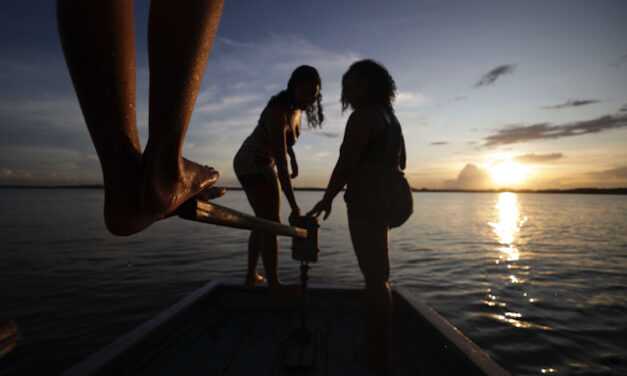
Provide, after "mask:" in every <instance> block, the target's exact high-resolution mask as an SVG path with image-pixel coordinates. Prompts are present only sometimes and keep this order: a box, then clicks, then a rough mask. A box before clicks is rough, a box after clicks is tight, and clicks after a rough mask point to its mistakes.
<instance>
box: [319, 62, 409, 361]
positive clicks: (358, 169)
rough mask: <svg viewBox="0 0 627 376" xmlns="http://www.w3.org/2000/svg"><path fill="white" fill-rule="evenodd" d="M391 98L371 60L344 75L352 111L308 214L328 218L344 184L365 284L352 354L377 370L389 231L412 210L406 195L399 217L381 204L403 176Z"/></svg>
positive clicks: (383, 343)
mask: <svg viewBox="0 0 627 376" xmlns="http://www.w3.org/2000/svg"><path fill="white" fill-rule="evenodd" d="M395 96H396V84H395V83H394V80H393V79H392V77H391V76H390V74H389V73H388V71H387V70H386V69H385V68H384V67H383V66H381V65H380V64H378V63H376V62H374V61H372V60H362V61H358V62H356V63H354V64H353V65H351V66H350V68H349V69H348V71H347V72H346V73H345V74H344V76H343V77H342V99H341V101H342V110H346V109H347V108H348V107H351V108H352V109H353V112H352V113H351V115H350V118H349V119H348V123H347V124H346V130H345V133H344V140H343V142H342V147H341V149H340V157H339V159H338V161H337V164H336V165H335V168H334V170H333V173H332V175H331V179H330V181H329V185H328V186H327V189H326V191H325V194H324V197H323V199H322V200H321V201H320V202H318V203H317V204H316V205H315V206H314V208H313V209H312V210H311V211H310V212H309V213H308V215H311V214H313V215H316V216H318V215H320V214H321V213H322V212H325V216H324V219H326V218H327V217H328V216H329V214H330V213H331V204H332V202H333V198H334V197H335V196H336V195H337V194H338V193H339V192H340V191H341V190H342V188H343V187H344V185H347V184H348V186H347V189H346V193H345V195H344V199H345V200H346V206H347V209H348V225H349V230H350V234H351V240H352V242H353V248H354V249H355V254H356V255H357V260H358V262H359V268H360V269H361V272H362V273H363V275H364V279H365V282H366V305H367V310H368V313H367V324H368V325H367V331H368V334H369V336H368V339H369V340H368V342H367V343H366V344H364V345H363V346H361V347H360V348H358V350H357V351H356V353H355V355H356V356H357V357H358V358H359V360H361V361H362V362H363V363H365V364H366V365H368V366H371V367H373V368H375V369H378V370H387V369H388V367H389V358H388V344H389V336H390V322H391V319H392V295H391V293H390V286H389V285H388V277H389V274H390V263H389V257H388V232H389V229H390V227H396V226H399V225H400V224H401V223H402V222H404V221H405V220H406V219H407V217H408V216H409V215H410V214H411V207H412V204H411V193H410V192H409V191H408V190H407V196H408V201H409V203H408V204H407V205H404V206H403V207H402V210H400V211H399V213H400V214H399V213H393V212H392V213H391V212H390V210H389V208H390V206H391V205H390V201H387V200H386V199H385V197H386V194H387V191H389V190H392V189H393V186H392V185H391V184H390V183H391V182H392V179H389V177H390V176H394V175H392V174H397V175H396V176H399V175H400V176H402V170H403V169H404V168H405V159H406V158H405V144H404V141H403V134H402V131H401V127H400V124H399V122H398V120H397V119H396V116H394V109H393V108H392V101H393V100H394V98H395ZM401 179H403V180H404V178H403V177H401ZM404 182H406V180H404ZM406 187H407V188H409V186H408V185H407V186H406Z"/></svg>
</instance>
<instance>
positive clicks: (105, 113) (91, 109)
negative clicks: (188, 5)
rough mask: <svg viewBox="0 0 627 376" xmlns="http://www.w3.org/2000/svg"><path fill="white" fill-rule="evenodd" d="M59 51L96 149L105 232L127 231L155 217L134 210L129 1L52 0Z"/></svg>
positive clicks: (136, 173)
mask: <svg viewBox="0 0 627 376" xmlns="http://www.w3.org/2000/svg"><path fill="white" fill-rule="evenodd" d="M57 18H58V24H59V34H60V37H61V44H62V46H63V52H64V53H65V58H66V61H67V64H68V68H69V70H70V75H71V76H72V82H73V83H74V88H75V90H76V95H77V96H78V100H79V103H80V106H81V109H82V112H83V116H84V118H85V122H86V123H87V128H88V129H89V133H90V135H91V139H92V141H93V143H94V146H95V147H96V152H97V153H98V158H99V159H100V165H101V167H102V174H103V179H104V187H105V205H104V217H105V224H106V226H107V228H108V229H109V231H111V233H113V234H116V235H130V234H133V233H136V232H138V231H140V230H142V229H144V228H145V227H147V226H149V225H150V224H151V223H153V222H154V221H155V219H156V218H155V217H154V216H152V215H148V214H146V213H144V212H142V211H141V210H140V207H139V201H138V199H139V187H140V183H141V173H142V169H141V148H140V146H139V138H138V136H137V125H136V120H135V33H134V26H133V1H128V0H126V1H125V0H94V1H80V0H58V1H57Z"/></svg>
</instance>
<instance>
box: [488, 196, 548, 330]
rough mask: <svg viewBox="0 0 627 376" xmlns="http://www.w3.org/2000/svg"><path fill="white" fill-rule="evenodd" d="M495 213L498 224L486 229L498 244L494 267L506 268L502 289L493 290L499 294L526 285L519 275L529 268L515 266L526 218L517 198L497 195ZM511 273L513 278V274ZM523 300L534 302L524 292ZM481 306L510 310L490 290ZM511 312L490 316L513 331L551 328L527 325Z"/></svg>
mask: <svg viewBox="0 0 627 376" xmlns="http://www.w3.org/2000/svg"><path fill="white" fill-rule="evenodd" d="M495 209H496V215H497V220H496V221H494V222H488V225H489V226H490V227H491V228H492V232H493V233H494V234H495V236H496V240H497V241H498V243H499V246H498V248H497V249H498V251H499V255H498V259H496V260H495V263H496V264H497V265H498V264H501V263H503V264H506V271H505V273H506V274H503V275H502V279H499V280H501V281H504V285H503V286H498V287H497V289H496V290H501V289H503V288H506V286H512V285H519V286H520V285H524V284H526V281H525V279H523V278H521V275H520V274H522V276H526V275H527V274H528V269H529V267H528V266H525V265H523V266H521V265H518V262H519V261H520V250H519V249H518V246H517V244H518V243H519V241H518V237H519V235H520V230H521V228H522V226H523V225H524V223H525V222H526V221H527V218H526V217H522V216H521V214H520V210H519V203H518V198H517V197H516V194H514V193H511V192H503V193H500V194H499V196H498V200H497V202H496V205H495ZM514 272H515V273H516V274H514ZM517 274H518V275H517ZM499 295H500V294H499ZM506 296H507V294H506ZM523 299H524V300H526V301H527V300H528V302H529V303H533V302H534V299H533V298H529V297H527V293H526V292H523ZM484 304H486V305H487V306H489V307H494V308H497V307H498V308H500V309H504V308H505V307H508V306H509V305H508V304H507V303H506V302H504V301H501V299H500V297H498V296H497V295H496V291H492V289H488V296H487V299H486V300H485V301H484ZM514 305H516V304H514ZM510 310H511V308H509V309H508V311H506V312H501V313H496V314H494V315H492V317H494V318H495V319H497V320H499V321H502V322H505V323H508V324H510V325H512V326H514V327H516V328H533V327H537V328H541V329H545V330H550V328H547V327H545V326H542V325H537V324H533V323H530V322H526V321H524V320H523V314H522V313H520V312H513V311H510Z"/></svg>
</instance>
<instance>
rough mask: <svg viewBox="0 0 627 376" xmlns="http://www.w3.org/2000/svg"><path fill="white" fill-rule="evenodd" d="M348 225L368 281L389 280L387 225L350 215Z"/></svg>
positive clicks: (362, 270) (360, 264) (360, 265)
mask: <svg viewBox="0 0 627 376" xmlns="http://www.w3.org/2000/svg"><path fill="white" fill-rule="evenodd" d="M348 226H349V229H350V234H351V240H352V241H353V248H354V249H355V254H356V255H357V260H358V261H359V268H360V269H361V272H362V273H363V274H364V277H365V279H366V283H369V282H381V281H387V280H388V278H389V275H390V260H389V256H388V233H389V231H388V227H387V225H385V224H383V223H380V222H372V221H368V220H365V219H362V218H358V217H354V216H349V217H348Z"/></svg>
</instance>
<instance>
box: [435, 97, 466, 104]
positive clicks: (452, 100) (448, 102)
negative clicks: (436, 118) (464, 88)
mask: <svg viewBox="0 0 627 376" xmlns="http://www.w3.org/2000/svg"><path fill="white" fill-rule="evenodd" d="M467 99H468V97H466V96H463V95H460V96H458V97H455V98H453V99H448V100H445V101H444V102H440V103H438V104H436V106H437V107H439V106H446V105H448V104H452V103H457V102H463V101H465V100H467Z"/></svg>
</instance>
